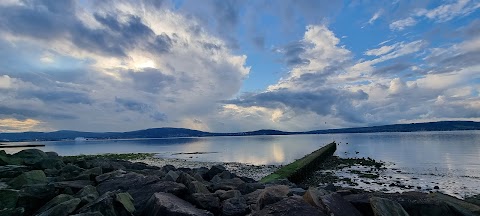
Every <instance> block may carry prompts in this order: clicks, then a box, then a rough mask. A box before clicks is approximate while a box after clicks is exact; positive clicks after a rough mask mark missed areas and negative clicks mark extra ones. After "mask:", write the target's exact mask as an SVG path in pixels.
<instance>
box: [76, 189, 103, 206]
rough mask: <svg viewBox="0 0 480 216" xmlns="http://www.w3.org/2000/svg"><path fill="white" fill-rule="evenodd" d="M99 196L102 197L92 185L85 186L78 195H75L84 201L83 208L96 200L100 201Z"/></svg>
mask: <svg viewBox="0 0 480 216" xmlns="http://www.w3.org/2000/svg"><path fill="white" fill-rule="evenodd" d="M99 196H100V195H99V194H98V191H97V188H95V187H94V186H92V185H87V186H85V187H84V188H82V189H81V190H80V191H78V193H77V194H75V197H76V198H80V200H81V201H82V202H81V203H80V204H81V205H82V206H83V205H85V204H87V203H90V202H93V201H95V200H96V199H98V197H99Z"/></svg>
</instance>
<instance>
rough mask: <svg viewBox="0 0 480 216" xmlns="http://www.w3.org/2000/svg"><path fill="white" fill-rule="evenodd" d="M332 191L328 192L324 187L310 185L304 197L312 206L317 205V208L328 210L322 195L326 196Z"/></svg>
mask: <svg viewBox="0 0 480 216" xmlns="http://www.w3.org/2000/svg"><path fill="white" fill-rule="evenodd" d="M330 193H331V192H328V191H326V190H324V189H322V188H315V187H310V188H308V190H307V191H306V192H305V194H303V199H304V200H305V201H306V202H307V203H309V204H310V205H312V206H315V207H317V208H320V209H322V210H323V211H325V210H326V207H325V205H324V204H323V202H322V196H325V195H327V194H330Z"/></svg>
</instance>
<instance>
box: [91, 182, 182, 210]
mask: <svg viewBox="0 0 480 216" xmlns="http://www.w3.org/2000/svg"><path fill="white" fill-rule="evenodd" d="M115 190H120V191H121V192H128V193H129V194H130V195H131V196H132V197H133V199H134V204H135V208H136V209H142V208H143V206H144V205H145V204H146V202H147V200H148V199H149V198H150V197H151V196H152V195H153V193H155V192H166V193H172V194H174V195H176V196H180V197H183V196H185V195H186V194H187V192H188V190H187V187H185V185H183V184H180V183H176V182H171V181H161V180H159V179H158V178H156V177H154V176H144V175H141V174H137V173H128V174H125V175H124V176H122V177H117V178H113V179H110V180H107V181H103V182H102V183H100V184H99V185H98V186H97V191H98V192H99V193H100V194H103V193H106V192H107V191H115Z"/></svg>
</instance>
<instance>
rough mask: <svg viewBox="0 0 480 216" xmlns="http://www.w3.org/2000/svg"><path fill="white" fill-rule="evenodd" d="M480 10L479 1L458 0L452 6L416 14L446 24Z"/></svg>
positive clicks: (422, 10) (421, 11)
mask: <svg viewBox="0 0 480 216" xmlns="http://www.w3.org/2000/svg"><path fill="white" fill-rule="evenodd" d="M478 8H480V3H479V2H478V1H471V0H457V1H456V2H454V3H451V4H444V5H440V6H438V7H436V8H434V9H431V10H426V9H421V10H418V11H417V12H416V14H415V15H416V16H425V17H426V18H428V19H431V20H434V21H436V22H446V21H449V20H452V19H454V18H456V17H461V16H465V15H468V14H470V13H472V12H473V11H475V10H476V9H478Z"/></svg>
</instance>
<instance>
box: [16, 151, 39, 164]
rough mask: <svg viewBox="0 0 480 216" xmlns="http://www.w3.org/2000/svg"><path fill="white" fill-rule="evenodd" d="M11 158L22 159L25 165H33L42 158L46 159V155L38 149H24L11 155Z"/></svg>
mask: <svg viewBox="0 0 480 216" xmlns="http://www.w3.org/2000/svg"><path fill="white" fill-rule="evenodd" d="M12 157H15V158H20V159H22V161H23V163H24V164H26V165H33V164H35V163H37V162H39V161H41V160H43V159H44V158H47V157H48V155H47V154H45V152H43V151H41V150H38V149H25V150H22V151H19V152H17V153H15V154H13V155H12Z"/></svg>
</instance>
